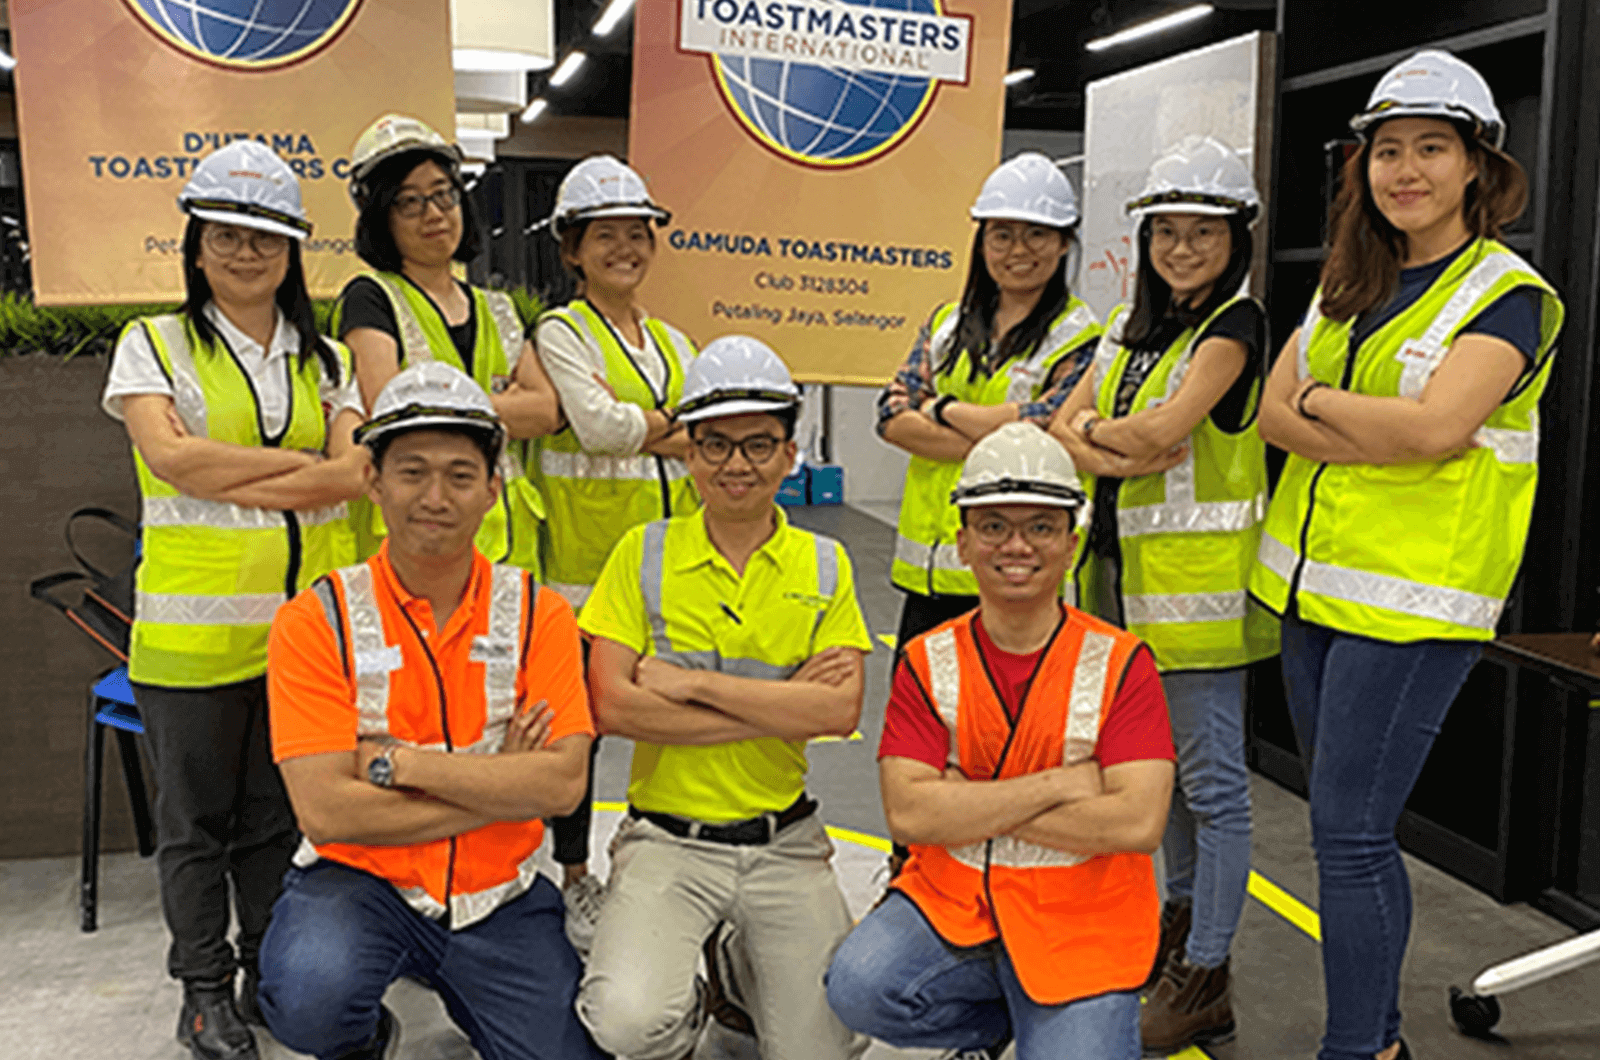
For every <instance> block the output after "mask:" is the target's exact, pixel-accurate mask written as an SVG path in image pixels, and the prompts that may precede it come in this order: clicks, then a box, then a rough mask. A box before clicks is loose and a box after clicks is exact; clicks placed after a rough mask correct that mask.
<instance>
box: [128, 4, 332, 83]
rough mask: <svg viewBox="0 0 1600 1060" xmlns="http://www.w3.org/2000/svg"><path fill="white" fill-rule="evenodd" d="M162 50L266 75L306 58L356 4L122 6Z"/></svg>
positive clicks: (324, 42) (320, 46)
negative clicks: (162, 42) (156, 38)
mask: <svg viewBox="0 0 1600 1060" xmlns="http://www.w3.org/2000/svg"><path fill="white" fill-rule="evenodd" d="M123 2H124V3H125V4H127V6H128V7H129V8H130V9H131V10H132V11H133V13H134V14H135V15H137V16H138V17H139V20H140V21H142V22H143V23H144V24H145V25H146V26H148V27H149V28H150V29H151V30H153V31H154V32H155V33H156V35H157V36H159V37H161V38H162V39H163V40H165V41H166V42H167V43H168V44H171V45H172V46H173V47H175V48H177V49H178V50H179V51H181V52H184V53H185V54H187V55H190V56H192V57H194V58H196V59H200V60H201V61H203V62H207V63H212V64H214V65H218V66H227V67H233V68H236V69H245V70H270V69H275V68H277V67H281V66H287V65H289V64H290V63H295V62H299V61H300V60H302V59H306V58H309V57H310V56H312V55H314V54H315V53H317V52H318V51H321V50H322V49H323V48H325V47H327V45H328V44H329V43H331V42H332V41H333V39H334V38H335V37H337V36H338V35H339V33H340V31H341V30H343V29H344V28H345V26H346V25H348V24H349V22H350V19H351V17H352V16H353V15H354V14H355V12H356V8H358V7H360V6H361V0H123Z"/></svg>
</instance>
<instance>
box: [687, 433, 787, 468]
mask: <svg viewBox="0 0 1600 1060" xmlns="http://www.w3.org/2000/svg"><path fill="white" fill-rule="evenodd" d="M782 444H783V439H782V438H779V437H777V436H776V435H771V434H750V435H746V436H745V437H743V438H740V439H739V440H738V441H737V442H736V441H734V440H733V439H732V438H729V437H728V436H727V435H725V434H707V435H704V436H702V437H699V438H696V439H695V440H694V447H695V448H696V449H698V450H700V457H701V459H703V460H704V461H705V462H706V463H708V464H716V465H717V466H719V467H720V466H721V465H723V464H726V463H727V462H728V461H729V460H730V459H732V457H733V451H734V450H735V449H737V450H739V452H741V453H743V454H744V458H745V459H746V460H748V461H749V462H750V463H751V464H752V465H759V464H765V463H766V462H767V461H768V460H771V459H772V456H773V454H774V453H776V452H777V451H778V447H779V446H780V445H782Z"/></svg>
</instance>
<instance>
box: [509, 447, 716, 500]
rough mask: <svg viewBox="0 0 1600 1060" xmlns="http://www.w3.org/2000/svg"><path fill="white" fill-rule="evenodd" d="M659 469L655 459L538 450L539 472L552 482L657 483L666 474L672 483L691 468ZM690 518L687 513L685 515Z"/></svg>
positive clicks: (675, 462)
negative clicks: (598, 480)
mask: <svg viewBox="0 0 1600 1060" xmlns="http://www.w3.org/2000/svg"><path fill="white" fill-rule="evenodd" d="M667 463H668V466H667V467H665V468H662V469H658V468H657V466H656V458H655V457H654V456H606V455H604V454H602V453H581V452H580V453H569V452H562V451H561V450H558V449H540V450H539V470H541V471H542V472H544V474H545V475H546V476H548V477H550V478H583V479H617V480H619V481H621V480H631V481H639V482H650V483H654V482H656V481H657V480H658V479H659V477H660V475H661V472H662V471H663V470H664V471H665V472H666V476H667V478H668V480H670V481H676V480H678V479H683V478H688V477H689V468H688V467H687V466H686V465H685V464H684V463H683V462H682V461H680V460H672V461H669V462H667ZM683 514H687V513H683Z"/></svg>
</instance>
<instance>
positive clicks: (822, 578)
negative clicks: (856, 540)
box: [813, 534, 839, 600]
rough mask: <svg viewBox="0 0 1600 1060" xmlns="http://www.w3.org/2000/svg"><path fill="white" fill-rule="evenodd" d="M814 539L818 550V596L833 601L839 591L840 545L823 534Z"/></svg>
mask: <svg viewBox="0 0 1600 1060" xmlns="http://www.w3.org/2000/svg"><path fill="white" fill-rule="evenodd" d="M813 539H814V541H815V543H816V548H817V595H818V596H820V597H821V598H822V599H824V600H832V599H833V594H834V593H836V592H838V591H839V543H838V542H837V541H835V540H834V539H833V538H831V537H823V536H822V535H821V534H816V535H814V538H813Z"/></svg>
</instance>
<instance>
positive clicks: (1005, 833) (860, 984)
mask: <svg viewBox="0 0 1600 1060" xmlns="http://www.w3.org/2000/svg"><path fill="white" fill-rule="evenodd" d="M952 499H953V500H954V502H955V503H956V504H957V505H959V506H960V507H961V515H962V529H961V530H960V532H959V534H958V536H957V539H956V544H957V548H958V550H959V552H960V555H961V558H962V560H963V561H964V562H965V563H966V564H967V565H968V566H969V567H970V568H971V569H972V571H973V573H974V574H975V575H976V576H977V580H978V599H979V605H978V608H977V609H976V610H975V611H972V612H969V613H968V614H966V615H963V616H961V617H960V618H956V619H953V620H951V621H949V622H946V623H944V624H943V625H941V626H937V627H935V628H934V629H932V630H930V631H929V632H927V633H925V634H923V635H922V636H919V637H917V638H916V639H914V640H912V641H911V642H910V643H909V644H907V645H905V647H904V650H903V652H902V655H901V658H900V660H899V662H898V663H897V665H896V670H895V676H894V686H893V691H892V693H891V698H890V702H889V706H888V708H887V711H886V713H885V718H884V731H883V740H882V742H881V743H880V744H879V747H878V769H879V780H880V782H881V785H882V789H883V802H884V814H885V816H886V817H887V818H888V821H889V831H890V834H891V835H893V837H894V838H895V839H896V840H897V841H898V842H901V843H905V844H907V845H908V846H909V847H910V850H911V855H910V858H909V860H908V861H907V862H906V866H905V868H904V869H903V870H902V871H901V873H900V874H899V875H898V876H897V877H896V878H895V879H894V881H893V883H892V884H891V890H890V891H889V893H888V894H887V895H886V896H885V898H884V900H883V902H882V903H881V904H879V906H878V907H877V908H876V909H874V910H873V911H872V912H871V913H870V914H868V916H867V917H866V918H865V919H864V920H863V921H862V922H861V923H860V924H859V925H858V926H857V927H856V929H855V931H854V932H853V933H852V934H851V935H850V936H849V938H847V939H846V940H845V941H844V942H843V943H842V944H841V945H840V947H839V950H838V952H837V953H836V954H835V956H834V959H833V964H832V966H831V967H830V968H829V971H828V979H827V985H828V1002H829V1004H831V1005H832V1006H833V1010H834V1011H835V1012H836V1013H837V1014H838V1016H839V1018H840V1019H841V1020H843V1021H844V1023H845V1025H846V1026H848V1027H850V1028H851V1029H853V1030H855V1031H858V1032H860V1033H863V1034H869V1035H871V1036H873V1037H875V1038H878V1039H881V1040H882V1041H885V1042H888V1043H889V1044H891V1045H895V1046H900V1047H905V1048H918V1047H920V1048H942V1049H953V1050H960V1051H970V1052H972V1053H976V1054H985V1055H989V1056H998V1055H999V1052H1000V1050H1001V1049H1002V1048H1003V1047H1004V1045H1005V1043H1006V1042H1007V1041H1009V1040H1010V1039H1011V1038H1012V1037H1013V1036H1015V1040H1016V1047H1017V1051H1016V1056H1017V1060H1077V1058H1083V1060H1134V1058H1137V1057H1138V1056H1139V1055H1140V1042H1139V992H1138V991H1139V986H1140V985H1141V984H1142V983H1143V981H1144V978H1145V976H1146V974H1147V973H1148V972H1149V971H1150V962H1151V960H1152V959H1153V958H1154V956H1155V951H1156V941H1157V936H1158V934H1159V932H1160V902H1159V900H1158V898H1157V895H1156V884H1155V875H1154V872H1153V869H1152V866H1151V863H1150V854H1151V852H1153V851H1154V850H1155V849H1156V847H1157V845H1158V844H1159V843H1160V842H1161V834H1162V831H1163V829H1164V828H1165V826H1166V820H1167V801H1168V798H1169V797H1170V796H1171V793H1172V776H1173V766H1172V759H1173V748H1172V736H1171V731H1170V728H1169V723H1168V719H1167V707H1166V700H1165V699H1164V698H1163V696H1162V693H1161V681H1160V678H1159V677H1158V675H1157V673H1156V668H1155V663H1154V661H1153V659H1152V657H1151V654H1150V650H1149V649H1148V648H1147V647H1145V645H1144V644H1143V643H1141V642H1140V641H1139V639H1138V638H1137V637H1134V636H1133V635H1132V634H1129V633H1127V632H1124V631H1123V630H1121V629H1118V628H1116V627H1115V626H1112V625H1109V624H1108V623H1105V622H1101V621H1100V620H1099V619H1096V618H1093V617H1091V616H1089V615H1086V614H1084V613H1083V612H1081V611H1079V610H1077V609H1076V608H1072V607H1066V606H1064V605H1063V604H1062V603H1061V601H1060V599H1059V598H1058V591H1059V587H1060V586H1061V584H1062V578H1063V576H1064V575H1065V573H1066V570H1067V566H1068V563H1069V562H1070V560H1071V558H1072V556H1073V554H1074V551H1075V548H1076V545H1077V534H1076V532H1075V525H1083V524H1084V523H1086V522H1087V518H1086V516H1085V513H1086V511H1087V508H1088V502H1087V498H1086V497H1085V496H1084V493H1083V490H1082V488H1081V487H1080V485H1079V483H1078V476H1077V473H1076V471H1075V470H1074V468H1073V466H1072V459H1071V458H1070V457H1069V456H1068V455H1067V453H1066V450H1064V449H1062V448H1061V446H1060V445H1059V444H1058V443H1057V442H1056V441H1055V440H1054V439H1053V438H1051V437H1050V436H1049V435H1047V434H1045V433H1044V432H1043V431H1041V430H1040V429H1039V428H1037V427H1035V426H1033V425H1032V424H1026V423H1016V424H1007V425H1006V426H1004V427H1001V428H1000V429H999V430H997V431H995V432H994V433H993V434H991V435H989V436H988V437H987V438H985V439H984V440H982V441H980V442H979V443H978V444H977V445H975V446H973V447H972V450H971V452H970V453H969V454H968V455H967V459H966V464H965V466H964V467H963V469H962V474H961V480H960V482H959V484H958V486H957V489H956V491H955V493H954V494H953V496H952Z"/></svg>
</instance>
